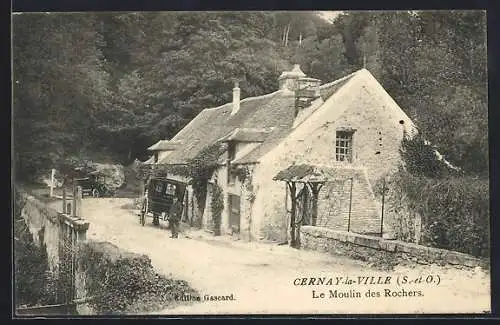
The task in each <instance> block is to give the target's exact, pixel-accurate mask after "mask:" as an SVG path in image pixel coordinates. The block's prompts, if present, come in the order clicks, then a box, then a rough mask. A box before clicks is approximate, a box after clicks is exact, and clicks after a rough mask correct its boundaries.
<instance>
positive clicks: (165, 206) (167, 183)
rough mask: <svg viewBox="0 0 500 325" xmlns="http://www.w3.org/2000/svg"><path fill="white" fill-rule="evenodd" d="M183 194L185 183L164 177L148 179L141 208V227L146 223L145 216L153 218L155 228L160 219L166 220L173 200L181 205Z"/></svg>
mask: <svg viewBox="0 0 500 325" xmlns="http://www.w3.org/2000/svg"><path fill="white" fill-rule="evenodd" d="M185 192H186V183H183V182H180V181H177V180H173V179H169V178H164V177H155V178H151V179H149V181H148V183H147V184H146V186H145V191H144V198H143V202H142V207H141V213H140V223H141V225H143V226H144V224H145V223H146V216H149V217H152V218H153V224H154V225H155V226H157V225H159V224H160V218H161V219H163V220H167V218H168V213H169V211H170V207H171V206H172V204H173V203H174V198H177V199H178V200H179V202H181V203H182V202H183V201H184V194H185Z"/></svg>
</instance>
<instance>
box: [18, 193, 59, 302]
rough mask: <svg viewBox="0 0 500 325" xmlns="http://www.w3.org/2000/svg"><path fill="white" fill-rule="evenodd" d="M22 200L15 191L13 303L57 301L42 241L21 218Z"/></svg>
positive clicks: (53, 280)
mask: <svg viewBox="0 0 500 325" xmlns="http://www.w3.org/2000/svg"><path fill="white" fill-rule="evenodd" d="M24 204H25V201H24V199H23V198H22V196H21V195H20V194H19V192H17V191H16V195H15V206H14V218H13V220H14V283H15V284H14V287H15V289H14V290H15V305H16V306H20V305H45V304H53V303H56V302H57V301H56V290H55V289H54V288H53V284H54V283H55V279H53V278H52V277H51V272H50V271H49V265H48V259H47V251H46V247H45V245H43V244H42V245H41V247H38V246H37V245H36V244H35V242H34V240H33V236H32V235H31V233H30V231H29V229H28V226H27V225H26V223H25V222H24V219H22V218H21V211H22V209H23V207H24Z"/></svg>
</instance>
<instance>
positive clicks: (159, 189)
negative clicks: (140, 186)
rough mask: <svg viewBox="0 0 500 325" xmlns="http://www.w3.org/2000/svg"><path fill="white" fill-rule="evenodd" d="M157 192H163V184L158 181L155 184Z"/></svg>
mask: <svg viewBox="0 0 500 325" xmlns="http://www.w3.org/2000/svg"><path fill="white" fill-rule="evenodd" d="M155 192H156V194H161V192H163V184H161V183H156V185H155Z"/></svg>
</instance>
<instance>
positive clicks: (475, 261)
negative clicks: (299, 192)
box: [300, 226, 485, 267]
mask: <svg viewBox="0 0 500 325" xmlns="http://www.w3.org/2000/svg"><path fill="white" fill-rule="evenodd" d="M300 231H301V232H302V233H304V234H306V235H309V236H313V237H316V238H326V239H333V240H337V241H340V242H347V243H352V244H354V245H357V246H364V247H369V248H373V249H377V250H383V251H387V252H391V253H396V252H400V253H406V254H408V255H412V256H415V257H423V258H427V259H430V260H435V259H443V260H446V261H447V262H448V263H449V264H455V265H458V264H462V265H465V266H470V267H474V266H476V265H481V264H484V263H485V261H484V260H483V259H481V258H477V257H475V256H472V255H469V254H465V253H461V252H456V251H450V250H446V249H442V248H435V247H427V246H422V245H418V244H415V243H407V242H403V241H399V240H388V239H384V238H380V237H375V236H369V235H363V234H357V233H354V232H347V231H344V230H333V229H328V228H324V227H316V226H302V227H301V228H300Z"/></svg>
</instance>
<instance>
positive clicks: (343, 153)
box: [335, 131, 353, 162]
mask: <svg viewBox="0 0 500 325" xmlns="http://www.w3.org/2000/svg"><path fill="white" fill-rule="evenodd" d="M352 134H353V132H352V131H337V137H336V139H335V160H337V161H347V162H352Z"/></svg>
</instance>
